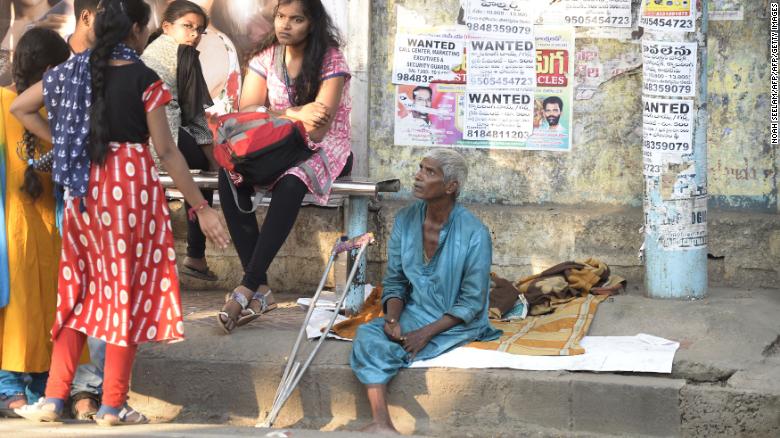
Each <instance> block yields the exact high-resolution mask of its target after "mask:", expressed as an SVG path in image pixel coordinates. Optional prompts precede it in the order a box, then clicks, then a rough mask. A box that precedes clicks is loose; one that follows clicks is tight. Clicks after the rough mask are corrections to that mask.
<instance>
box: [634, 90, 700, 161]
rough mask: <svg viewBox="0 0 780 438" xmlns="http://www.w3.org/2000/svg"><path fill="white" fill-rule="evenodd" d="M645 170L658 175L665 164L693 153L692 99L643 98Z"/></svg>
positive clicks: (643, 153) (683, 159) (680, 159)
mask: <svg viewBox="0 0 780 438" xmlns="http://www.w3.org/2000/svg"><path fill="white" fill-rule="evenodd" d="M642 105H643V107H644V109H643V115H642V138H643V141H642V155H643V160H644V173H645V175H648V176H659V175H660V174H661V172H662V169H664V165H665V164H666V163H682V162H683V161H685V157H686V156H689V155H691V154H692V153H693V113H694V106H693V100H692V99H691V100H688V99H686V100H680V99H654V98H651V97H646V96H645V97H643V98H642Z"/></svg>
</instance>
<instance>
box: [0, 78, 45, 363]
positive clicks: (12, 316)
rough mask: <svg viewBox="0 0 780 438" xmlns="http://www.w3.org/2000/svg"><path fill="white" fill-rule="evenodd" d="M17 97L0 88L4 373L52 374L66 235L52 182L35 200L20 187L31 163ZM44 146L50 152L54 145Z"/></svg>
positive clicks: (0, 346)
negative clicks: (15, 111)
mask: <svg viewBox="0 0 780 438" xmlns="http://www.w3.org/2000/svg"><path fill="white" fill-rule="evenodd" d="M15 98H16V93H14V92H13V91H11V90H8V89H5V88H0V117H2V119H0V143H2V144H1V145H0V152H2V153H4V154H5V157H4V158H5V163H6V185H5V187H6V193H5V195H6V196H5V223H6V232H7V233H6V235H7V238H8V267H9V273H10V276H9V278H10V300H9V303H8V306H6V307H4V308H2V309H0V369H1V370H4V371H17V372H29V373H39V372H44V371H48V370H49V362H50V360H51V348H52V344H51V340H50V330H51V327H52V325H53V324H54V313H55V310H56V308H57V274H58V267H59V259H60V235H59V231H58V230H57V227H56V225H55V213H54V196H53V192H52V182H51V178H50V177H49V176H48V175H47V174H40V177H41V182H42V183H43V194H42V195H41V197H39V198H38V199H36V200H35V201H33V200H32V199H30V197H29V196H27V195H26V194H24V193H22V192H21V191H20V190H19V188H20V187H21V186H22V182H23V181H24V171H25V169H26V168H27V163H26V162H25V161H24V160H22V159H21V158H20V157H19V155H18V154H17V152H16V150H17V144H18V143H19V142H20V141H21V140H22V135H23V133H24V129H23V128H22V125H21V124H20V123H19V121H18V120H17V119H16V118H15V117H14V116H13V115H12V114H11V113H10V111H9V108H10V106H11V102H13V100H14V99H15ZM44 147H48V148H50V147H51V146H50V145H45V146H44Z"/></svg>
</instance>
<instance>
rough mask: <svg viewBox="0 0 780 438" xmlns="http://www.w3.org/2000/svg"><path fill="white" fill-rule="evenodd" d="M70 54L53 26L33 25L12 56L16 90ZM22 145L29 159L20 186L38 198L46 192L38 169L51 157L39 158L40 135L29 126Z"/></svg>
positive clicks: (36, 79) (26, 86) (29, 84)
mask: <svg viewBox="0 0 780 438" xmlns="http://www.w3.org/2000/svg"><path fill="white" fill-rule="evenodd" d="M69 56H70V49H69V48H68V44H67V43H66V42H65V41H64V40H63V39H62V38H61V37H60V36H59V35H58V34H57V33H56V32H54V31H53V30H50V29H43V28H40V27H34V28H32V29H30V30H28V31H27V32H25V33H24V35H22V37H21V38H20V39H19V43H18V44H17V46H16V50H15V51H14V57H13V64H12V65H13V67H12V73H11V74H12V76H13V80H14V83H15V85H16V92H17V93H18V94H22V92H24V90H26V89H27V88H29V87H30V86H31V85H33V84H35V83H36V82H38V81H40V80H41V78H43V73H44V72H45V71H46V70H47V69H48V68H50V67H53V66H55V65H57V64H60V63H63V62H65V61H67V59H68V57H69ZM20 147H21V149H22V150H20V158H22V159H23V160H26V161H27V168H26V169H25V171H24V182H23V183H22V187H20V190H21V191H22V192H23V193H27V194H28V195H29V196H30V197H31V198H32V199H38V198H39V197H40V196H41V194H42V193H43V184H42V183H41V180H40V178H39V176H38V174H37V173H36V170H46V169H45V168H44V166H45V165H50V163H51V158H52V157H48V159H42V160H38V159H40V158H41V156H40V144H39V142H38V138H37V137H36V136H35V135H33V134H32V133H31V132H30V131H28V130H27V129H25V130H24V134H23V136H22V141H21V144H20ZM41 162H45V164H42V163H41Z"/></svg>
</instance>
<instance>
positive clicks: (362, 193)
mask: <svg viewBox="0 0 780 438" xmlns="http://www.w3.org/2000/svg"><path fill="white" fill-rule="evenodd" d="M190 172H191V174H192V179H193V180H194V181H195V184H197V185H198V187H200V188H202V189H214V190H216V189H217V181H218V176H217V175H218V174H217V172H203V171H199V170H191V171H190ZM160 183H162V186H163V187H164V188H165V189H175V188H176V187H175V184H174V183H173V179H172V178H171V177H170V175H168V174H167V173H161V174H160ZM400 189H401V181H400V180H398V179H390V180H383V181H373V180H370V179H367V178H359V177H342V178H337V179H336V180H335V181H334V182H333V188H332V190H331V199H330V201H329V202H328V206H329V207H339V206H342V205H344V201H345V200H346V201H348V202H347V203H346V213H345V216H344V222H345V224H344V225H345V228H346V229H345V230H344V234H345V235H346V236H347V237H350V238H352V237H355V236H359V235H361V234H363V233H365V232H366V231H368V201H369V199H371V198H375V197H376V196H377V195H378V194H379V193H391V192H398V191H399V190H400ZM270 200H271V198H270V197H265V198H263V202H262V204H265V205H267V203H268V202H270ZM312 203H313V202H312V199H311V197H310V195H306V198H304V200H303V204H304V205H309V204H312ZM262 204H261V205H262ZM353 256H354V254H353ZM350 265H351V263H350ZM365 282H366V266H365V258H364V259H363V261H362V262H361V264H360V267H359V268H358V272H357V273H356V274H355V281H354V282H353V287H352V288H351V289H350V293H349V295H348V296H347V299H346V302H345V305H346V307H347V308H348V309H349V310H350V311H354V312H357V311H358V310H359V309H360V306H361V304H362V303H363V285H364V284H365Z"/></svg>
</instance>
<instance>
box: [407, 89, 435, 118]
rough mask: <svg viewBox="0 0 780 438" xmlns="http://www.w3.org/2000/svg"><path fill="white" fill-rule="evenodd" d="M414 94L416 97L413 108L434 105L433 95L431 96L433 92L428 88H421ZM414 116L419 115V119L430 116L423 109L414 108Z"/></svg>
mask: <svg viewBox="0 0 780 438" xmlns="http://www.w3.org/2000/svg"><path fill="white" fill-rule="evenodd" d="M412 94H413V97H414V107H413V108H431V107H433V96H431V92H430V91H429V90H427V89H421V90H417V91H415V92H414V93H412ZM412 116H413V117H417V118H418V119H424V118H427V117H428V113H427V112H421V111H415V110H412Z"/></svg>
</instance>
